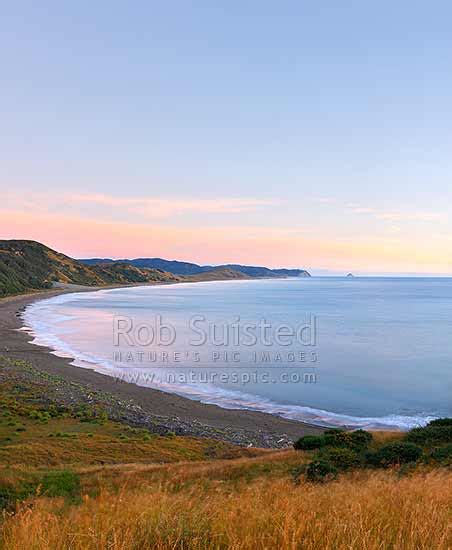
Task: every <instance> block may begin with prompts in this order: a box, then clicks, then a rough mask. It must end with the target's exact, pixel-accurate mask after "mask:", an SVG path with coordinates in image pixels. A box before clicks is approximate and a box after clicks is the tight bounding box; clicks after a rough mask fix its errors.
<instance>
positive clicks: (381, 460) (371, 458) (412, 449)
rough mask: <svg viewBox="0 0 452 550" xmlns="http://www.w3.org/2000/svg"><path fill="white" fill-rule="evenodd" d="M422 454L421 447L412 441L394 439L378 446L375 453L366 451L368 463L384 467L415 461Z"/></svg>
mask: <svg viewBox="0 0 452 550" xmlns="http://www.w3.org/2000/svg"><path fill="white" fill-rule="evenodd" d="M421 456H422V449H421V448H420V447H418V446H417V445H415V444H414V443H410V442H405V441H396V442H394V443H389V444H388V445H384V446H383V447H380V448H379V449H378V451H376V452H375V453H368V454H367V457H366V460H367V462H368V464H371V465H373V466H378V467H382V468H386V467H389V466H394V465H400V464H408V463H410V462H416V461H417V460H419V459H420V458H421Z"/></svg>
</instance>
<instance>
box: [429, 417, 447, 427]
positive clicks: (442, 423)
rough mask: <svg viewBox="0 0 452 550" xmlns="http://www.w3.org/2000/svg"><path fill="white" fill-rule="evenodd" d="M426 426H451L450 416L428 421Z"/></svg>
mask: <svg viewBox="0 0 452 550" xmlns="http://www.w3.org/2000/svg"><path fill="white" fill-rule="evenodd" d="M428 426H452V418H437V419H436V420H432V421H431V422H429V424H428Z"/></svg>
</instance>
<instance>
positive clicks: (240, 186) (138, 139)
mask: <svg viewBox="0 0 452 550" xmlns="http://www.w3.org/2000/svg"><path fill="white" fill-rule="evenodd" d="M451 20H452V4H451V3H450V2H448V1H440V0H432V1H429V2H427V1H425V0H423V1H416V0H410V1H406V0H398V1H397V2H394V1H393V0H391V1H388V0H380V1H379V2H363V1H362V0H361V1H354V0H344V1H343V2H337V1H336V0H325V1H322V2H319V1H318V0H311V1H303V0H298V1H281V2H270V1H265V0H259V1H254V0H253V1H251V0H241V1H236V0H230V1H228V2H208V1H204V0H194V1H193V2H184V1H182V0H179V1H172V0H168V1H166V2H155V1H146V2H145V1H141V0H137V1H135V2H133V3H128V2H117V1H111V0H110V1H108V2H107V1H104V0H98V1H96V2H88V1H86V0H81V1H79V2H64V1H63V2H61V1H60V2H56V1H49V0H43V1H42V2H23V1H21V0H17V1H15V2H9V3H6V2H5V3H3V4H2V6H1V17H0V67H1V71H0V128H1V130H0V238H28V239H34V240H38V241H41V242H44V243H45V244H47V245H48V246H51V247H52V248H55V249H57V250H59V251H61V252H64V253H66V254H68V255H71V256H73V257H113V258H131V257H154V256H160V257H164V258H168V259H180V260H188V261H195V262H198V263H209V264H215V263H217V264H220V263H230V262H231V263H247V264H260V265H267V266H270V267H282V266H284V267H300V268H306V269H309V270H310V271H311V272H313V273H343V272H349V271H352V272H354V273H356V274H380V273H399V274H406V273H416V274H444V275H448V274H449V275H450V274H452V71H451V65H452V33H451V32H450V21H451Z"/></svg>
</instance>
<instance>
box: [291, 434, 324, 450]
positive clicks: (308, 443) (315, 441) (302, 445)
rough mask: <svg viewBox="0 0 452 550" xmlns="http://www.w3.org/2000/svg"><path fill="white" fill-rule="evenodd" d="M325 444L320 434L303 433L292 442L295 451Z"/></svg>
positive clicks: (317, 447)
mask: <svg viewBox="0 0 452 550" xmlns="http://www.w3.org/2000/svg"><path fill="white" fill-rule="evenodd" d="M323 445H325V439H324V437H323V436H321V435H305V436H304V437H300V439H298V440H297V441H295V443H294V444H293V447H294V449H296V450H297V451H312V450H313V449H320V447H323Z"/></svg>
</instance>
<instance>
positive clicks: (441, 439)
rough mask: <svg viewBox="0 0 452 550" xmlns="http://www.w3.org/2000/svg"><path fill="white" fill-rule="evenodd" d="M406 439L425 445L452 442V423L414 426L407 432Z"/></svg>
mask: <svg viewBox="0 0 452 550" xmlns="http://www.w3.org/2000/svg"><path fill="white" fill-rule="evenodd" d="M405 440H406V441H411V442H412V443H417V444H418V445H424V446H430V445H437V444H441V443H452V425H449V424H434V425H433V426H432V425H431V424H429V425H428V426H425V428H414V429H412V430H410V431H409V432H408V433H407V434H406V436H405Z"/></svg>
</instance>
